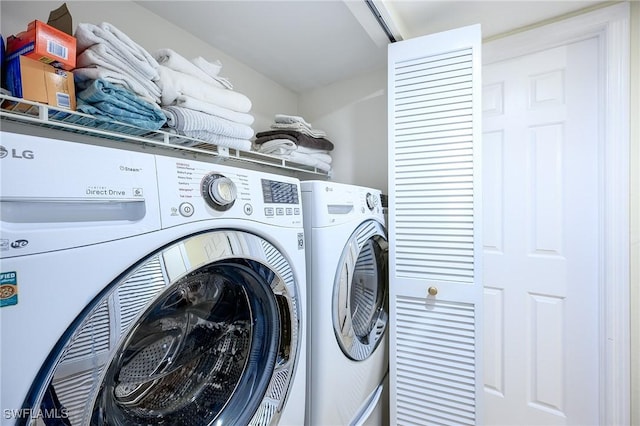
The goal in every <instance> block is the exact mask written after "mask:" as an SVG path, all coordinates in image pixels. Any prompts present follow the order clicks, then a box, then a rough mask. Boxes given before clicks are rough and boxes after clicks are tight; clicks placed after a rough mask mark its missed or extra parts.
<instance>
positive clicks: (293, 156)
mask: <svg viewBox="0 0 640 426" xmlns="http://www.w3.org/2000/svg"><path fill="white" fill-rule="evenodd" d="M282 158H285V159H287V160H291V161H295V162H297V163H300V164H304V165H307V166H312V167H315V168H317V169H320V170H323V171H325V172H329V171H331V164H329V163H325V162H324V161H321V160H318V159H317V158H314V157H312V156H310V155H309V154H303V153H300V152H296V151H292V152H291V153H290V154H286V155H283V156H282Z"/></svg>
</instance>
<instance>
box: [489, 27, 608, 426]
mask: <svg viewBox="0 0 640 426" xmlns="http://www.w3.org/2000/svg"><path fill="white" fill-rule="evenodd" d="M598 55H599V44H598V40H597V38H595V37H594V38H590V39H586V40H582V41H576V42H573V43H570V44H566V45H563V46H560V47H555V48H551V49H548V50H545V51H541V52H537V53H533V54H529V55H525V56H520V57H517V58H515V59H510V60H505V61H501V62H498V63H493V64H490V65H487V66H485V67H484V68H483V168H484V170H483V195H484V199H483V201H484V202H483V218H484V226H483V231H484V232H483V237H484V242H483V246H484V254H483V258H484V286H485V294H484V303H485V305H484V312H485V319H484V385H485V423H486V424H488V425H494V424H504V425H565V424H574V425H589V424H598V423H599V420H600V409H601V397H602V395H600V393H599V392H600V389H601V385H600V380H601V378H600V377H599V373H598V372H599V371H600V365H601V364H600V362H601V360H600V345H599V342H601V341H602V338H601V336H602V330H600V329H599V324H600V318H599V315H600V314H599V312H600V309H599V308H600V306H601V305H600V304H599V299H598V298H599V287H598V285H599V282H600V277H601V275H602V271H600V270H599V265H600V260H599V258H598V256H599V253H600V249H599V237H600V236H599V232H600V229H601V227H600V223H601V220H602V218H601V216H600V215H601V212H600V211H599V206H600V205H601V201H600V200H601V197H602V186H601V183H602V178H601V176H602V175H601V173H602V163H601V162H600V161H599V158H600V157H599V149H601V147H599V140H602V131H603V129H602V128H601V127H602V126H601V125H599V123H601V120H600V116H599V114H598V111H599V109H598V108H599V106H600V105H601V104H602V102H601V96H602V91H601V89H600V88H601V85H600V81H601V80H600V76H599V67H598Z"/></svg>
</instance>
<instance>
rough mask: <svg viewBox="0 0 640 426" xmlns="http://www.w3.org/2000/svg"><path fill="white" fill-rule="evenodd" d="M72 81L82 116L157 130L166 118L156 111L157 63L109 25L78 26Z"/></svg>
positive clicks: (158, 94)
mask: <svg viewBox="0 0 640 426" xmlns="http://www.w3.org/2000/svg"><path fill="white" fill-rule="evenodd" d="M75 37H76V45H77V51H78V56H77V59H76V64H77V68H76V69H74V71H73V74H74V80H75V83H76V86H77V98H78V108H77V109H78V111H81V112H84V113H87V114H91V115H93V116H95V117H96V119H98V120H100V121H103V122H110V121H114V120H115V121H119V122H122V123H127V124H131V125H134V126H136V127H140V128H142V129H147V130H158V129H160V128H161V127H162V126H163V125H164V123H165V122H166V117H165V116H164V114H163V113H162V110H161V109H160V107H159V106H158V101H159V100H160V88H159V87H158V85H157V84H156V80H158V79H159V74H158V63H157V62H156V60H155V59H153V57H152V56H151V55H150V54H149V53H148V52H147V51H146V50H144V49H143V48H142V47H141V46H139V45H138V44H137V43H135V42H134V41H133V40H131V39H130V38H129V37H127V35H126V34H124V33H123V32H122V31H120V30H118V29H117V28H116V27H114V26H113V25H111V24H108V23H105V22H103V23H102V24H100V25H94V24H85V23H80V24H78V27H77V28H76V33H75Z"/></svg>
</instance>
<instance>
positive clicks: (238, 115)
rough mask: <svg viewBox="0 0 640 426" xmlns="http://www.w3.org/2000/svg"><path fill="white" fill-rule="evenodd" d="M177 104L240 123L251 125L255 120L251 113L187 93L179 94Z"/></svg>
mask: <svg viewBox="0 0 640 426" xmlns="http://www.w3.org/2000/svg"><path fill="white" fill-rule="evenodd" d="M175 104H176V106H179V107H183V108H189V109H193V110H196V111H201V112H206V113H207V114H211V115H215V116H218V117H221V118H226V119H227V120H231V121H235V122H236V123H240V124H246V125H247V126H251V125H252V124H253V122H254V120H255V117H254V116H253V115H251V114H249V113H246V112H237V111H232V110H230V109H229V108H224V107H221V106H218V105H215V104H212V103H210V102H205V101H201V100H200V99H196V98H193V97H191V96H187V95H180V96H178V97H177V98H176V102H175Z"/></svg>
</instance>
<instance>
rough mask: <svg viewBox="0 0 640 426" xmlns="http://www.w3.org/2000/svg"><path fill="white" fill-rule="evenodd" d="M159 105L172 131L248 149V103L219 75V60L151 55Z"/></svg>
mask: <svg viewBox="0 0 640 426" xmlns="http://www.w3.org/2000/svg"><path fill="white" fill-rule="evenodd" d="M153 56H154V58H155V59H156V61H157V62H158V64H159V72H160V79H159V82H158V84H159V86H160V88H161V96H160V99H161V100H160V104H161V106H162V109H163V111H164V113H165V115H166V116H167V126H168V127H169V129H170V130H171V131H173V132H176V133H178V134H181V135H184V136H188V137H191V138H195V139H199V140H201V141H204V142H210V143H213V144H216V145H218V146H224V147H228V148H235V149H239V150H243V151H249V150H250V149H251V138H252V137H253V135H254V131H253V129H252V128H251V124H253V121H254V117H253V115H251V114H249V111H250V110H251V106H252V105H251V100H250V99H249V98H248V97H247V96H245V95H243V94H241V93H239V92H236V91H234V90H233V87H232V85H231V83H230V82H229V81H228V80H227V79H225V78H223V77H220V76H219V74H218V73H219V72H220V68H221V64H220V62H219V61H216V62H209V61H207V60H205V59H204V58H202V57H198V58H195V59H193V60H191V61H190V60H188V59H186V58H184V57H183V56H181V55H180V54H178V53H176V52H174V51H173V50H171V49H161V50H159V51H157V52H156V53H154V55H153Z"/></svg>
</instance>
